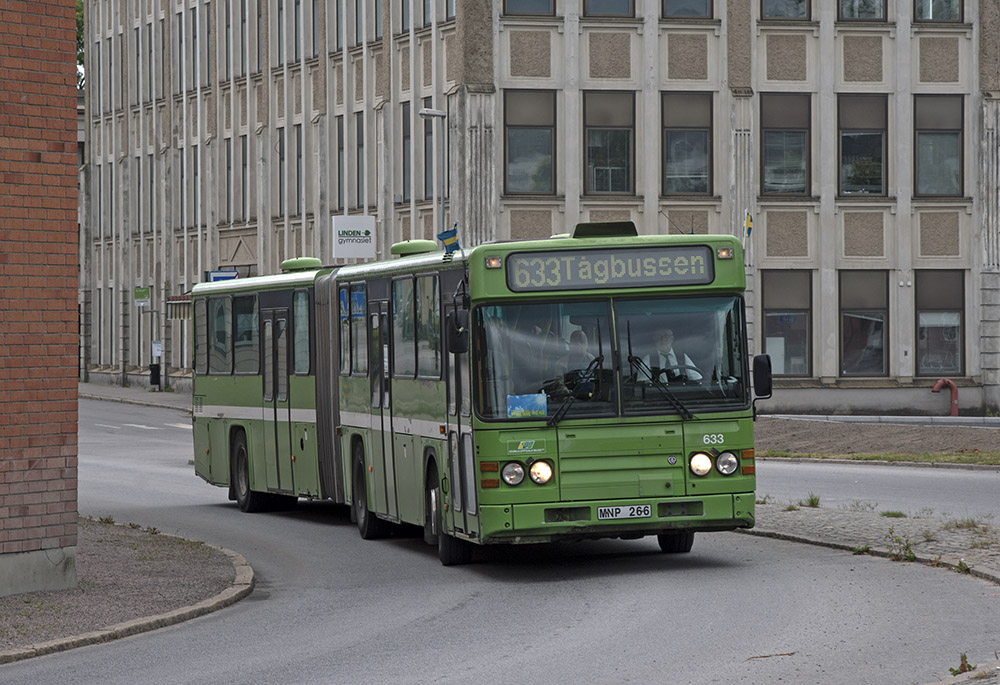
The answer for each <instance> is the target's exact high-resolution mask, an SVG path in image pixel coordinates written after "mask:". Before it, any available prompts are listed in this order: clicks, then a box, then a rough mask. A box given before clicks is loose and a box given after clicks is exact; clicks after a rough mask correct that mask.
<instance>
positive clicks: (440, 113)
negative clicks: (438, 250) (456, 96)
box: [417, 107, 448, 233]
mask: <svg viewBox="0 0 1000 685" xmlns="http://www.w3.org/2000/svg"><path fill="white" fill-rule="evenodd" d="M417 114H419V115H420V116H421V117H423V118H425V119H428V118H430V119H440V120H441V131H440V135H441V169H440V171H439V172H438V173H440V174H441V188H440V189H439V191H438V192H439V193H440V195H439V203H440V207H441V232H442V233H443V232H444V231H446V230H447V229H448V226H447V225H445V221H444V183H445V178H444V124H445V120H446V119H447V118H448V113H447V112H445V111H444V110H442V109H431V108H430V107H424V108H422V109H421V110H420V111H419V112H417Z"/></svg>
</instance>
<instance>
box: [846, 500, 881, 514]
mask: <svg viewBox="0 0 1000 685" xmlns="http://www.w3.org/2000/svg"><path fill="white" fill-rule="evenodd" d="M840 508H841V509H843V510H845V511H860V512H864V511H868V512H872V511H875V510H876V509H878V502H862V501H861V500H859V499H856V500H852V501H850V502H848V503H847V504H841V505H840Z"/></svg>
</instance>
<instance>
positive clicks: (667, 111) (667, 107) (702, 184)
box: [663, 93, 712, 195]
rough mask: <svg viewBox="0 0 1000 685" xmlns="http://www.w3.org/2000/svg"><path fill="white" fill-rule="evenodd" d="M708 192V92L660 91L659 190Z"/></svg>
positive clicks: (710, 144) (709, 186)
mask: <svg viewBox="0 0 1000 685" xmlns="http://www.w3.org/2000/svg"><path fill="white" fill-rule="evenodd" d="M711 192H712V95H711V93H664V94H663V193H664V194H665V195H670V194H678V193H680V194H691V193H697V194H706V195H707V194H709V193H711Z"/></svg>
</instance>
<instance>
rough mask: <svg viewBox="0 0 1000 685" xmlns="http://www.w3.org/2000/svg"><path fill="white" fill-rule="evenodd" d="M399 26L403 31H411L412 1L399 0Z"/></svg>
mask: <svg viewBox="0 0 1000 685" xmlns="http://www.w3.org/2000/svg"><path fill="white" fill-rule="evenodd" d="M399 25H400V30H401V31H409V30H410V0H399Z"/></svg>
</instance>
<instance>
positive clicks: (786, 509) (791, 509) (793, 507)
mask: <svg viewBox="0 0 1000 685" xmlns="http://www.w3.org/2000/svg"><path fill="white" fill-rule="evenodd" d="M798 510H799V508H798V507H797V506H795V505H794V504H789V505H788V506H787V507H785V508H784V509H782V511H798Z"/></svg>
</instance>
